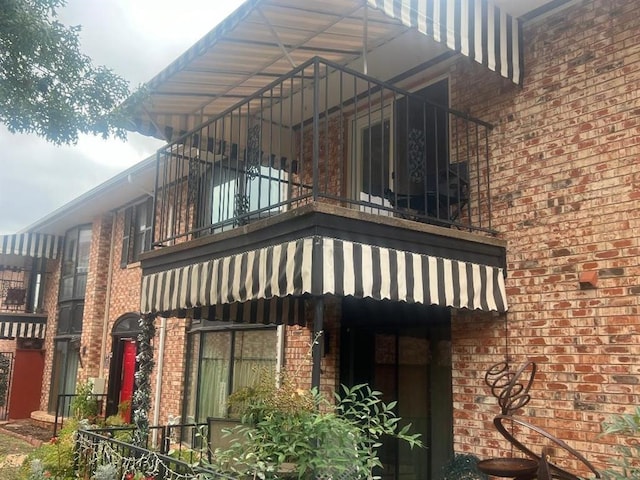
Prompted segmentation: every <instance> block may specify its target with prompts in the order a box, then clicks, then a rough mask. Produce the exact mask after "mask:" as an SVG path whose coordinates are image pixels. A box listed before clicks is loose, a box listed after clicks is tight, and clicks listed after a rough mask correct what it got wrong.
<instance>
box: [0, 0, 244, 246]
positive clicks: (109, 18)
mask: <svg viewBox="0 0 640 480" xmlns="http://www.w3.org/2000/svg"><path fill="white" fill-rule="evenodd" d="M241 3H242V1H241V0H228V1H224V2H222V1H219V0H182V1H181V2H176V1H174V0H68V2H67V6H66V7H65V8H63V9H61V10H60V12H59V15H60V19H61V21H63V22H64V23H66V24H70V25H78V24H80V25H82V33H81V39H82V48H83V51H84V52H85V53H86V54H87V55H89V56H91V57H92V59H93V60H94V62H95V63H97V64H101V65H106V66H108V67H110V68H112V69H113V70H114V71H116V72H117V73H118V74H120V75H122V76H123V77H125V78H126V79H128V80H129V81H130V83H131V84H132V86H134V87H135V86H136V85H138V84H140V83H144V82H145V81H148V80H150V79H151V78H152V77H153V76H155V75H156V74H157V73H159V72H160V71H161V70H162V69H163V68H165V67H166V66H167V65H169V63H171V62H172V61H173V60H174V59H175V58H177V57H178V56H179V55H180V54H181V53H182V52H184V51H185V50H186V49H187V48H189V47H190V46H191V45H192V44H193V43H195V42H196V41H197V40H198V39H200V38H201V37H202V36H203V35H205V34H206V33H207V32H208V31H209V30H211V29H212V28H213V27H214V26H215V25H216V24H217V23H219V22H220V20H222V19H223V18H224V17H226V16H227V15H228V14H229V13H231V12H232V11H233V10H235V8H237V7H238V5H240V4H241ZM161 144H162V142H160V141H158V140H156V139H150V138H146V137H143V136H141V135H138V134H133V133H131V134H129V139H128V141H127V142H126V143H124V142H122V141H120V140H108V141H105V140H102V139H100V138H95V137H90V136H82V137H81V138H80V139H79V141H78V144H77V145H75V146H65V147H56V146H54V145H51V144H49V143H47V142H45V141H44V140H42V139H41V138H38V137H35V136H32V135H12V134H10V133H9V132H8V131H7V130H6V128H4V127H2V126H0V145H2V151H1V152H0V234H6V233H13V232H16V231H17V230H19V229H20V228H23V227H25V226H27V225H30V224H31V223H33V222H35V221H37V220H38V219H39V218H42V217H44V216H45V215H47V214H48V213H50V212H52V211H53V210H55V209H57V208H59V207H61V206H63V205H64V204H65V203H67V202H69V201H71V200H73V199H74V198H76V197H78V196H79V195H81V194H83V193H84V192H86V191H87V190H89V189H91V188H93V187H95V186H97V185H99V184H100V183H102V182H104V181H105V180H107V179H109V178H110V177H112V176H114V175H116V174H117V173H119V172H121V171H122V170H124V169H125V168H127V167H129V166H131V165H133V164H134V163H136V162H138V161H141V160H143V159H145V158H147V157H148V156H149V155H152V154H153V153H154V152H155V151H156V150H157V148H159V146H161Z"/></svg>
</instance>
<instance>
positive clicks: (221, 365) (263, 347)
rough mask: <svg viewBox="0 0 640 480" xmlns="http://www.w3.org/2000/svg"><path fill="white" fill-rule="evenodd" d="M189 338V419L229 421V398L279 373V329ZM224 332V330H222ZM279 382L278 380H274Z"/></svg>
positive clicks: (214, 332) (226, 331) (197, 334)
mask: <svg viewBox="0 0 640 480" xmlns="http://www.w3.org/2000/svg"><path fill="white" fill-rule="evenodd" d="M210 323H220V324H221V325H226V328H225V327H222V328H225V329H224V330H221V329H218V330H208V331H202V330H200V331H196V332H192V333H191V334H190V335H189V352H188V356H187V358H188V362H187V385H186V392H185V405H184V410H185V412H184V413H185V418H191V417H192V418H194V419H195V420H196V421H199V422H202V421H206V419H207V417H217V418H226V417H227V416H228V411H227V406H228V405H227V399H228V398H229V395H230V394H231V393H233V392H235V391H237V390H239V389H241V388H243V387H246V386H250V385H254V384H255V383H256V382H257V380H258V378H259V376H260V374H261V373H262V374H264V372H265V371H267V372H275V369H276V352H277V337H276V328H275V327H257V328H256V327H254V326H252V327H251V328H248V327H244V328H243V327H237V328H235V329H233V330H229V328H228V326H229V324H228V323H225V324H223V323H222V322H210ZM218 328H220V327H218ZM274 381H275V376H274Z"/></svg>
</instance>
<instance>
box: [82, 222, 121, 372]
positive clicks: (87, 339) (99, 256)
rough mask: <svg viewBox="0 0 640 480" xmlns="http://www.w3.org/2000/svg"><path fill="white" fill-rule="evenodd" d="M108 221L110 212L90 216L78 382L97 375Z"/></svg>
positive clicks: (106, 266)
mask: <svg viewBox="0 0 640 480" xmlns="http://www.w3.org/2000/svg"><path fill="white" fill-rule="evenodd" d="M112 225H113V215H112V214H106V215H102V216H99V217H97V218H95V219H94V221H93V226H92V230H91V251H90V254H89V272H88V274H87V288H86V290H85V303H84V314H83V318H82V337H81V341H80V355H81V358H82V364H81V366H80V367H79V368H78V382H86V381H87V380H88V379H89V378H91V377H98V376H100V372H99V368H100V355H101V346H102V336H103V325H104V319H105V307H106V300H107V287H108V285H107V282H108V280H109V258H110V253H111V248H110V246H111V235H112Z"/></svg>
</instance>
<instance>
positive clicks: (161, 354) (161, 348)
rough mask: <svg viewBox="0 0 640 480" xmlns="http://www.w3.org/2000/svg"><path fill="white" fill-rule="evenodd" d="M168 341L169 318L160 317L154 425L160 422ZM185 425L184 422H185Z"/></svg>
mask: <svg viewBox="0 0 640 480" xmlns="http://www.w3.org/2000/svg"><path fill="white" fill-rule="evenodd" d="M166 339H167V318H166V317H160V339H159V341H160V345H159V347H158V360H157V362H156V366H157V369H156V393H155V398H154V401H153V423H152V425H158V423H159V422H160V395H161V394H162V370H163V367H164V346H165V343H166ZM183 423H184V422H183Z"/></svg>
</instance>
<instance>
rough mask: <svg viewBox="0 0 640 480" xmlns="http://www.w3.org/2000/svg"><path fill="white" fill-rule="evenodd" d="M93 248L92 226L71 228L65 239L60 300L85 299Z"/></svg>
mask: <svg viewBox="0 0 640 480" xmlns="http://www.w3.org/2000/svg"><path fill="white" fill-rule="evenodd" d="M90 250H91V227H90V226H87V227H77V228H74V229H72V230H69V231H68V232H67V234H66V236H65V239H64V257H63V259H62V278H61V280H60V298H59V300H60V302H64V301H67V300H75V299H84V292H85V289H86V287H87V273H88V272H89V252H90Z"/></svg>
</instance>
